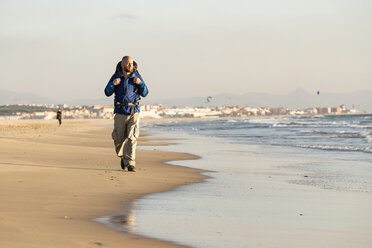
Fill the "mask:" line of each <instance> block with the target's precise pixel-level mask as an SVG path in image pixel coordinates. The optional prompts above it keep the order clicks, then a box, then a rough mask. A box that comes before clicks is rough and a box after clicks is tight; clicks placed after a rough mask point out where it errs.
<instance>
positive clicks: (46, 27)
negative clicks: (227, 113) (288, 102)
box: [0, 0, 372, 100]
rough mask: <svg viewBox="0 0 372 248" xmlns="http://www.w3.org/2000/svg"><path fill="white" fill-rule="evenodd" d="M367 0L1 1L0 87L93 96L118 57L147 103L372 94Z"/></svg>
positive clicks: (371, 17)
mask: <svg viewBox="0 0 372 248" xmlns="http://www.w3.org/2000/svg"><path fill="white" fill-rule="evenodd" d="M371 12H372V1H370V0H308V1H305V0H280V1H279V0H229V1H226V0H225V1H220V0H214V1H212V0H198V1H196V0H178V1H176V0H158V1H155V0H136V1H133V0H132V1H126V0H119V1H115V0H105V1H103V0H80V1H79V0H64V1H56V0H32V1H31V0H0V90H11V91H15V92H19V93H33V94H37V95H40V96H44V97H48V98H56V99H62V100H63V99H68V100H72V99H79V98H83V99H96V98H102V97H106V96H105V95H104V93H103V90H104V88H105V86H106V84H107V82H108V80H109V79H110V77H111V75H112V74H113V72H114V69H115V66H116V64H117V62H118V61H120V60H121V58H122V57H123V56H124V55H130V56H131V57H132V58H133V59H134V60H135V61H136V62H137V63H138V69H139V71H140V73H141V75H142V76H143V78H144V80H145V82H146V84H147V86H148V88H149V91H150V94H149V97H150V98H152V99H169V98H183V97H193V96H209V95H212V96H213V95H216V94H222V93H230V94H243V93H248V92H264V93H271V94H286V93H289V92H292V91H294V90H295V89H297V88H303V89H305V90H307V91H309V92H316V91H317V90H320V91H321V92H332V93H347V92H353V91H359V90H372V15H371Z"/></svg>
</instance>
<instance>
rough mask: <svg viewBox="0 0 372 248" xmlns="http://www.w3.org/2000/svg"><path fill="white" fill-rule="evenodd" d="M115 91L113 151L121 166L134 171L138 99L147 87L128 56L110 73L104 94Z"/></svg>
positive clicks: (138, 109)
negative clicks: (119, 159) (112, 73)
mask: <svg viewBox="0 0 372 248" xmlns="http://www.w3.org/2000/svg"><path fill="white" fill-rule="evenodd" d="M113 93H115V99H114V106H115V108H114V113H115V117H114V130H113V132H112V139H113V140H114V145H115V151H116V154H117V155H118V157H120V158H121V161H120V164H121V168H122V169H123V170H124V171H125V169H126V168H127V169H128V171H132V172H135V171H136V163H135V157H136V145H137V139H138V136H139V112H140V108H139V100H140V99H141V96H142V97H145V96H147V94H148V89H147V86H146V84H145V82H144V80H143V79H142V77H141V75H140V74H139V73H138V71H137V64H136V63H135V62H134V61H133V59H132V58H131V57H129V56H124V57H123V59H122V60H121V62H119V63H118V65H117V67H116V71H115V73H114V75H112V77H111V79H110V81H109V82H108V84H107V86H106V88H105V94H106V96H111V95H112V94H113Z"/></svg>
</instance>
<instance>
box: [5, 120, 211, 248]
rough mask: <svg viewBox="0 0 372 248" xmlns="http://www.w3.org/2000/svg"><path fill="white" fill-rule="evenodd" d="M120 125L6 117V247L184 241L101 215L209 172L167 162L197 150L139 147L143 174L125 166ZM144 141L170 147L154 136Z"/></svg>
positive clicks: (147, 244) (146, 244) (145, 244)
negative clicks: (131, 229)
mask: <svg viewBox="0 0 372 248" xmlns="http://www.w3.org/2000/svg"><path fill="white" fill-rule="evenodd" d="M112 123H113V121H112V120H64V121H63V123H62V126H61V127H58V124H57V121H56V120H50V121H45V120H17V121H1V122H0V139H1V142H0V157H1V160H0V199H1V203H0V213H1V215H0V247H183V246H180V245H176V244H172V243H170V242H165V241H159V240H156V239H150V238H145V237H141V236H137V235H132V234H128V233H123V232H119V231H117V230H115V229H113V228H109V227H107V226H105V225H103V224H101V223H98V222H95V221H93V219H95V218H97V217H100V216H105V215H110V214H114V213H117V212H119V211H121V210H122V209H123V208H125V207H127V206H128V205H129V203H130V201H131V200H133V199H136V198H139V197H141V196H144V195H146V194H150V193H153V192H162V191H168V190H171V189H173V188H174V187H177V186H179V185H183V184H191V183H195V182H200V181H202V180H203V178H205V176H202V175H200V174H199V173H200V172H202V171H201V170H198V169H191V168H186V167H178V166H173V165H167V164H165V163H164V162H166V161H171V160H186V159H196V158H197V157H196V156H193V155H189V154H183V153H174V152H161V151H153V150H138V152H137V167H138V168H137V172H136V173H129V172H123V171H121V170H120V165H119V159H118V158H117V157H116V155H115V153H114V149H113V143H112V140H111V131H112V129H111V126H112ZM139 144H140V145H147V144H148V145H165V143H164V142H163V141H162V139H158V140H151V139H149V138H146V137H141V138H140V141H139ZM122 221H123V222H126V221H127V220H125V219H123V220H122ZM154 225H156V223H154Z"/></svg>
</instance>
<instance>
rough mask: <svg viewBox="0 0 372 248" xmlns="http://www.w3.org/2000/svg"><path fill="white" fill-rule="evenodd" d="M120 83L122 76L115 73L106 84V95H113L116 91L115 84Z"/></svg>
mask: <svg viewBox="0 0 372 248" xmlns="http://www.w3.org/2000/svg"><path fill="white" fill-rule="evenodd" d="M119 84H120V78H117V77H116V76H115V74H114V75H112V77H111V79H110V81H109V82H108V83H107V85H106V88H105V95H106V96H111V95H112V94H113V93H114V91H115V86H116V85H119Z"/></svg>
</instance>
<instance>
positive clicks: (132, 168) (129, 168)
mask: <svg viewBox="0 0 372 248" xmlns="http://www.w3.org/2000/svg"><path fill="white" fill-rule="evenodd" d="M128 171H131V172H136V167H135V166H134V165H128Z"/></svg>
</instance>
